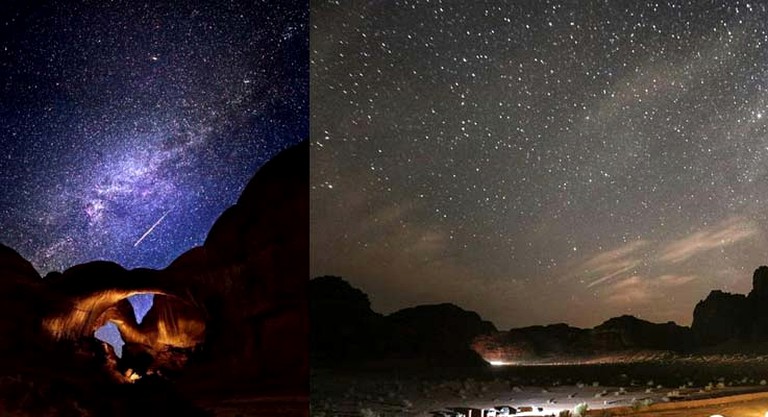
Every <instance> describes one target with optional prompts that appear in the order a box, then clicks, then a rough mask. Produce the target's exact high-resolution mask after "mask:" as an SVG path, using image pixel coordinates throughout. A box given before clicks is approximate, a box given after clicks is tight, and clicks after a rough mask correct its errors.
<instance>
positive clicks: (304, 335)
mask: <svg viewBox="0 0 768 417" xmlns="http://www.w3.org/2000/svg"><path fill="white" fill-rule="evenodd" d="M308 201H309V146H308V143H307V142H304V143H302V144H300V145H298V146H295V147H293V148H291V149H288V150H286V151H284V152H283V153H281V154H280V155H278V156H277V157H275V158H274V159H273V160H271V161H269V162H268V163H267V164H265V165H264V166H263V167H262V168H261V169H260V170H259V171H258V172H257V173H256V175H255V176H254V177H253V179H252V180H251V181H250V182H249V183H248V185H247V186H246V188H245V190H244V191H243V193H242V195H241V197H240V199H239V200H238V202H237V204H235V205H234V206H232V207H231V208H229V209H228V210H227V211H226V212H225V213H224V214H222V216H221V217H220V218H219V220H218V221H217V222H216V223H215V225H214V226H213V228H212V230H211V232H210V233H209V235H208V238H207V239H206V242H205V243H204V245H203V246H200V247H196V248H192V249H190V250H189V251H188V252H186V253H184V254H183V255H181V256H180V257H179V258H178V259H177V260H176V261H174V262H173V263H172V264H171V265H170V266H168V267H167V268H165V269H163V270H159V271H158V270H150V269H143V268H139V269H134V270H126V269H124V268H123V267H121V266H120V265H118V264H115V263H112V262H106V261H97V262H90V263H87V264H83V265H77V266H74V267H72V268H70V269H67V270H66V271H64V272H63V273H51V274H49V275H48V276H47V277H46V279H41V278H40V276H39V275H38V274H37V272H36V271H35V270H34V268H33V267H32V266H31V264H30V263H29V262H27V261H26V260H24V259H23V258H22V257H21V256H19V255H18V254H17V253H16V252H15V251H13V250H12V249H10V248H8V247H5V246H2V245H0V301H1V302H0V314H3V317H5V318H6V319H5V320H0V353H3V354H4V355H3V357H5V358H14V360H16V358H18V357H19V356H20V355H22V354H25V355H26V356H29V357H30V361H31V362H30V364H31V366H36V367H40V366H49V365H48V364H52V365H50V366H54V367H58V368H57V369H58V370H57V371H56V374H57V375H61V374H66V372H71V370H70V369H69V368H68V367H69V366H70V365H71V366H73V367H75V368H77V367H79V368H78V371H77V372H75V373H72V378H79V377H83V378H85V376H87V379H88V380H89V381H91V380H95V379H98V378H99V377H96V376H95V375H97V374H96V373H94V374H92V372H101V373H104V379H105V380H108V377H109V375H110V374H109V372H106V373H105V372H103V371H104V369H99V368H98V367H96V368H93V369H92V368H88V367H83V366H81V365H80V364H81V363H99V361H101V363H102V365H105V366H106V369H107V370H110V369H111V370H112V371H115V372H117V371H124V370H125V368H126V361H125V360H123V361H122V363H121V361H120V360H117V359H116V358H115V357H114V356H113V354H112V356H110V348H106V345H104V344H103V343H101V342H99V341H97V340H95V339H94V337H93V333H94V331H95V330H96V329H97V328H98V327H100V326H101V325H103V324H105V323H106V322H107V321H112V322H114V323H116V324H117V327H118V329H119V330H120V332H121V334H122V336H123V339H124V340H125V341H126V345H125V347H124V351H125V353H126V356H127V357H130V358H131V359H130V360H131V361H132V366H133V368H132V369H134V370H135V369H139V368H145V370H147V369H152V368H153V367H155V368H157V367H158V366H160V365H164V366H170V367H175V368H177V369H178V368H179V367H180V366H182V365H185V364H186V366H185V367H184V372H183V373H182V374H179V375H178V379H177V381H178V382H179V383H180V386H188V385H189V384H198V385H204V386H205V389H204V391H208V390H209V389H214V390H215V389H219V388H217V386H219V385H222V386H223V385H226V386H230V387H231V386H232V385H233V384H237V383H241V382H243V381H247V382H248V384H249V387H250V388H251V389H253V388H254V387H256V388H257V389H258V388H259V387H261V388H265V387H268V388H269V389H270V390H272V391H274V390H276V389H278V390H280V391H282V392H291V393H299V394H302V393H306V392H307V391H308V373H309V360H308V352H307V345H308V339H309V323H308V321H309V320H308V303H307V276H308V274H309V267H308V262H309V236H308V235H309V203H308ZM146 292H151V293H154V294H156V296H155V303H154V305H153V308H152V309H151V310H150V311H149V312H148V314H147V315H146V316H145V318H144V320H143V321H142V323H141V324H137V323H136V320H135V318H134V316H133V311H132V309H131V307H130V305H129V304H128V302H127V300H126V299H127V297H129V296H130V295H133V294H136V293H146ZM10 317H13V320H8V318H10ZM43 351H45V352H48V353H47V354H46V356H45V357H46V358H53V359H51V360H46V361H45V363H46V364H45V365H44V364H43V363H44V361H42V358H43V357H42V356H40V353H41V352H43ZM35 355H37V356H35ZM84 358H85V359H84ZM76 364H77V365H76ZM0 369H2V367H0ZM147 384H149V382H147ZM185 384H186V385H185ZM201 389H202V388H201ZM1 399H2V398H0V400H1Z"/></svg>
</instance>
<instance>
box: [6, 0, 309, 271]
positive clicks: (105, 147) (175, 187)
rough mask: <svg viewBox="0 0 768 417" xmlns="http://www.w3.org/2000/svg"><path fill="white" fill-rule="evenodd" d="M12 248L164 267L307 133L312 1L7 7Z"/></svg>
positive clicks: (49, 263) (67, 260) (47, 261)
mask: <svg viewBox="0 0 768 417" xmlns="http://www.w3.org/2000/svg"><path fill="white" fill-rule="evenodd" d="M0 8H1V9H0V11H1V13H0V16H1V17H0V22H2V24H0V126H2V129H0V242H2V243H3V244H6V245H8V246H10V247H13V248H14V249H16V250H17V251H18V252H19V253H20V254H21V255H22V256H24V257H25V258H27V259H29V260H30V261H31V262H32V264H33V265H34V266H35V268H36V269H37V270H38V272H40V273H41V274H43V275H45V274H46V273H47V272H50V271H54V270H58V271H60V270H63V269H66V268H68V267H70V266H73V265H75V264H78V263H82V262H87V261H91V260H97V259H105V260H111V261H115V262H118V263H120V264H121V265H123V266H124V267H126V268H134V267H140V266H141V267H152V268H163V267H165V266H167V265H168V264H169V263H170V262H171V261H172V260H173V259H175V258H176V257H177V256H178V255H180V254H181V253H183V252H185V251H186V250H188V249H190V248H192V247H193V246H195V245H199V244H201V243H202V242H203V241H204V239H205V236H206V235H207V233H208V231H209V229H210V227H211V226H212V225H213V223H214V221H215V220H216V218H217V217H218V216H219V215H220V214H221V213H222V212H223V211H224V210H225V209H226V208H227V207H228V206H230V205H232V204H234V203H235V201H236V200H237V198H238V197H239V195H240V192H241V191H242V189H243V188H244V187H245V185H246V183H247V182H248V180H249V179H250V178H251V177H252V176H253V174H254V173H255V172H256V171H257V169H258V168H259V167H260V166H262V165H263V164H264V163H265V162H266V161H267V160H269V159H270V158H272V157H273V156H275V155H276V154H277V153H278V152H279V151H281V150H283V149H285V148H287V147H289V146H290V145H293V144H295V143H298V142H299V141H301V140H303V139H305V138H306V137H308V134H309V117H308V105H309V104H308V101H309V59H308V53H307V51H308V48H309V37H308V32H309V25H308V18H309V11H308V6H307V4H306V3H304V2H301V1H272V2H269V1H240V0H231V1H184V2H153V3H146V4H145V3H143V2H141V3H139V2H134V1H130V0H115V1H109V2H107V1H103V2H102V1H98V2H93V1H84V0H81V1H78V0H76V1H59V0H53V1H44V2H40V1H38V2H22V1H10V2H3V5H2V6H0Z"/></svg>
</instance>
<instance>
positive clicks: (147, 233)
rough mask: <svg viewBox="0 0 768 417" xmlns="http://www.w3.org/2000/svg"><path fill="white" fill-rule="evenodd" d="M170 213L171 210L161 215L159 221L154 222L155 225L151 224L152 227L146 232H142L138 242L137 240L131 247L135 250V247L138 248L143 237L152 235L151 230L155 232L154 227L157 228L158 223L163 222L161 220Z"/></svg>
mask: <svg viewBox="0 0 768 417" xmlns="http://www.w3.org/2000/svg"><path fill="white" fill-rule="evenodd" d="M170 212H171V210H168V211H166V212H165V214H163V215H162V217H160V219H159V220H158V221H156V222H155V224H153V225H152V226H150V228H149V229H147V231H146V232H144V234H143V235H141V237H140V238H139V240H137V241H136V243H134V244H133V247H134V248H135V247H136V246H139V243H141V241H142V240H144V238H145V237H147V236H149V234H150V233H152V231H153V230H155V227H157V225H158V224H160V222H161V221H163V219H164V218H165V216H167V215H168V213H170Z"/></svg>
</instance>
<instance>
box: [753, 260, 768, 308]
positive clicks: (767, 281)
mask: <svg viewBox="0 0 768 417" xmlns="http://www.w3.org/2000/svg"><path fill="white" fill-rule="evenodd" d="M749 297H750V298H758V299H762V300H767V299H768V266H764V265H763V266H761V267H759V268H757V269H756V270H755V273H754V274H752V291H750V293H749Z"/></svg>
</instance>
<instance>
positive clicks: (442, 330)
mask: <svg viewBox="0 0 768 417" xmlns="http://www.w3.org/2000/svg"><path fill="white" fill-rule="evenodd" d="M387 321H388V322H389V324H390V325H391V326H392V331H393V333H394V337H393V338H392V341H393V343H392V344H393V346H392V350H391V352H393V354H394V355H396V356H398V357H402V358H418V359H419V360H420V361H422V362H424V363H430V364H441V365H446V364H453V365H480V364H481V362H479V361H478V359H480V358H478V357H477V355H476V354H474V352H472V350H471V345H472V342H473V341H474V340H475V338H477V337H478V336H482V335H488V334H492V333H495V332H496V327H494V325H493V324H492V323H491V322H489V321H485V320H483V319H482V318H480V315H478V314H477V313H475V312H472V311H467V310H464V309H462V308H461V307H458V306H456V305H453V304H447V303H446V304H436V305H422V306H417V307H412V308H406V309H403V310H400V311H397V312H395V313H392V314H390V315H389V316H387Z"/></svg>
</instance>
